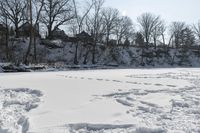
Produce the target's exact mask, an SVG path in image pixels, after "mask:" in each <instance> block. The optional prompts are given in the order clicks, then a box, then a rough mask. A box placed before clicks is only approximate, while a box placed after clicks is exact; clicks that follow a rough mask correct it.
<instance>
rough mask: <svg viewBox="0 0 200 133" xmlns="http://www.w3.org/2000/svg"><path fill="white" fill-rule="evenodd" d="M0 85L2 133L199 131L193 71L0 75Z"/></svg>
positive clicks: (199, 80) (199, 72)
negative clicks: (8, 132) (10, 130)
mask: <svg viewBox="0 0 200 133" xmlns="http://www.w3.org/2000/svg"><path fill="white" fill-rule="evenodd" d="M0 86H1V91H0V98H1V108H0V112H3V115H6V118H9V119H10V120H9V119H5V117H3V116H2V113H1V114H0V120H1V125H3V126H1V128H0V129H1V130H2V132H3V130H5V132H6V129H9V126H10V125H12V126H11V127H12V131H13V132H14V131H16V132H17V131H19V130H17V128H18V127H15V125H16V126H19V127H20V126H21V125H22V124H21V123H26V122H25V120H26V121H27V123H28V125H29V126H21V128H27V129H24V130H27V131H28V132H30V133H129V132H131V133H163V132H164V133H165V132H172V133H174V132H200V120H199V119H200V69H198V68H174V69H116V70H87V71H65V72H35V73H10V74H5V73H2V74H0ZM6 88H30V89H6ZM12 95H14V97H13V96H12ZM38 105H39V106H38ZM5 110H8V111H10V112H13V113H9V112H8V113H7V112H6V111H5ZM6 113H7V114H6ZM19 118H25V119H23V122H21V123H20V122H19V121H20V120H19ZM16 120H18V121H16ZM9 121H10V122H9ZM8 124H9V125H8ZM18 129H19V128H18ZM1 130H0V132H1ZM20 131H21V130H20Z"/></svg>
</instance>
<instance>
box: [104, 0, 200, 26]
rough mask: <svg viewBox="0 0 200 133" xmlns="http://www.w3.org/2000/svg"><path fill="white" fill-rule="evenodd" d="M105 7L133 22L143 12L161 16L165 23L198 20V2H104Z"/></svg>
mask: <svg viewBox="0 0 200 133" xmlns="http://www.w3.org/2000/svg"><path fill="white" fill-rule="evenodd" d="M105 6H109V7H114V8H117V9H119V10H120V12H121V13H122V14H123V15H127V16H129V17H131V18H132V19H133V21H134V22H135V21H136V18H137V17H138V16H139V15H140V14H142V13H144V12H151V13H154V14H157V15H161V17H162V18H163V19H165V20H166V21H167V22H172V21H186V22H187V23H190V24H193V23H196V22H197V21H198V20H200V0H106V3H105Z"/></svg>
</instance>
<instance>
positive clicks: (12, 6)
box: [0, 0, 26, 37]
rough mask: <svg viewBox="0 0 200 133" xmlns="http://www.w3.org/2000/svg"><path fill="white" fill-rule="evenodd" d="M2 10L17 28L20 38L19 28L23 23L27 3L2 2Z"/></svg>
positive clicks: (20, 0) (0, 6)
mask: <svg viewBox="0 0 200 133" xmlns="http://www.w3.org/2000/svg"><path fill="white" fill-rule="evenodd" d="M0 8H1V10H2V12H3V13H4V14H5V15H6V16H7V18H8V19H9V20H10V21H11V22H12V23H13V24H14V26H15V34H16V37H19V32H18V31H19V26H20V24H21V22H22V21H23V17H24V15H25V14H24V13H25V9H26V2H25V1H24V0H1V1H0Z"/></svg>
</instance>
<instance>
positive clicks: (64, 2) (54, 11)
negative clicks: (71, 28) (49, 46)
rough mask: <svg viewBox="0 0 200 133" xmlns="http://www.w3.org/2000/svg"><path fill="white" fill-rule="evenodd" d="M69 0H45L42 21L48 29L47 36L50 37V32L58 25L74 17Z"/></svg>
mask: <svg viewBox="0 0 200 133" xmlns="http://www.w3.org/2000/svg"><path fill="white" fill-rule="evenodd" d="M70 2H71V1H70V0H45V2H44V12H43V14H42V15H43V16H42V22H43V23H44V24H45V25H46V27H47V30H48V37H50V38H51V37H52V32H53V30H54V29H57V28H58V27H59V26H61V25H64V24H66V23H67V22H68V21H70V20H71V19H73V18H74V17H75V15H74V10H73V7H72V5H73V4H72V3H70Z"/></svg>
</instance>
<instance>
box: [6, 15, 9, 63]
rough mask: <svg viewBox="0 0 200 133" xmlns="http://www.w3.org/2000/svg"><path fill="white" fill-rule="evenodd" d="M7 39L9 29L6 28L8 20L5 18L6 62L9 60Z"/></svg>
mask: <svg viewBox="0 0 200 133" xmlns="http://www.w3.org/2000/svg"><path fill="white" fill-rule="evenodd" d="M8 39H9V28H8V18H7V17H6V58H7V60H9V46H8V43H9V42H8Z"/></svg>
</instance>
